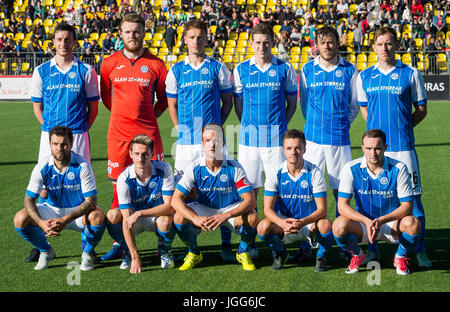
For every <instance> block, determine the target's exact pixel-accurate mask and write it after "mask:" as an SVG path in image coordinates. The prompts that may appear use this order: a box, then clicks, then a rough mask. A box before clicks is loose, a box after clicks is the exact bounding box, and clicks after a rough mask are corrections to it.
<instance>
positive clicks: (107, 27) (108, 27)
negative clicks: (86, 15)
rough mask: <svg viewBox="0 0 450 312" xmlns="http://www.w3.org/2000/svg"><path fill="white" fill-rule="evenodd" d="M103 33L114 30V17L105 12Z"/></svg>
mask: <svg viewBox="0 0 450 312" xmlns="http://www.w3.org/2000/svg"><path fill="white" fill-rule="evenodd" d="M101 25H102V26H101V33H106V32H108V31H113V29H114V28H113V21H112V18H111V17H110V16H109V15H107V14H105V16H104V17H103V20H101Z"/></svg>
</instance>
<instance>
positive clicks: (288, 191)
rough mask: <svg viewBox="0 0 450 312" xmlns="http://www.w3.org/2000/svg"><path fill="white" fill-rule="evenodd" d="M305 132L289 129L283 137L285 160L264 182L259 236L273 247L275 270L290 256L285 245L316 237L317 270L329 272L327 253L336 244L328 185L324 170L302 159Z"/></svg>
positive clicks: (273, 267)
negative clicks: (332, 231)
mask: <svg viewBox="0 0 450 312" xmlns="http://www.w3.org/2000/svg"><path fill="white" fill-rule="evenodd" d="M305 145H306V141H305V135H304V134H303V132H301V131H300V130H295V129H292V130H288V131H287V132H286V133H285V134H284V136H283V153H284V155H285V156H286V161H284V162H283V163H281V164H280V166H279V167H278V168H277V170H275V171H273V172H269V173H268V174H267V177H266V182H265V185H264V215H265V217H266V218H265V219H263V220H261V222H260V223H259V225H258V236H259V237H260V238H261V240H262V241H263V242H265V243H266V244H267V245H268V246H270V247H271V248H272V250H273V254H274V261H273V265H272V267H271V269H272V270H279V269H281V268H282V267H283V264H284V263H285V262H286V260H287V259H288V253H287V251H286V248H285V247H284V244H290V243H292V242H296V241H308V242H309V243H310V244H312V242H313V240H314V239H315V240H316V241H317V242H318V245H319V250H318V252H317V255H316V271H318V272H324V271H327V264H326V254H327V252H328V250H330V249H331V246H332V244H333V235H332V233H331V222H330V221H329V220H328V219H327V185H326V182H325V179H324V176H323V173H322V171H321V170H320V169H319V168H318V167H316V166H315V165H313V164H312V163H310V162H308V161H306V160H304V159H303V154H304V153H305V150H306V149H305Z"/></svg>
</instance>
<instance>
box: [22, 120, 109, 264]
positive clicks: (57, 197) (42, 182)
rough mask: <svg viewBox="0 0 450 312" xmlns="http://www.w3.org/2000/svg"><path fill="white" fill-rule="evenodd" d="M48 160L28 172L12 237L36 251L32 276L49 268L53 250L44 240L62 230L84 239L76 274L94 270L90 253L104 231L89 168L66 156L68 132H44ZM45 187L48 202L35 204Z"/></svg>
mask: <svg viewBox="0 0 450 312" xmlns="http://www.w3.org/2000/svg"><path fill="white" fill-rule="evenodd" d="M49 143H50V144H49V145H50V150H51V156H49V157H48V158H47V159H45V160H44V161H41V162H39V163H38V164H37V165H36V166H35V167H34V169H33V172H32V174H31V178H30V182H29V184H28V187H27V191H26V194H25V200H24V207H25V208H24V209H22V210H20V211H19V212H18V213H17V214H16V215H15V217H14V227H15V229H16V231H17V232H18V233H19V234H20V236H22V237H23V239H25V240H26V241H27V242H29V243H30V244H31V245H33V246H34V247H35V248H38V249H39V251H40V255H39V260H38V263H37V265H36V266H35V267H34V269H35V270H44V269H47V268H48V264H49V261H50V260H52V259H53V258H54V257H55V250H54V249H53V248H52V247H51V246H50V245H49V244H48V243H47V239H46V238H47V237H55V236H59V235H61V231H62V230H64V229H69V230H75V231H78V232H81V233H84V235H85V236H86V244H85V246H84V247H83V254H82V261H81V266H80V270H82V271H87V270H93V269H94V257H93V251H94V248H95V246H97V244H98V243H99V242H100V240H101V238H102V235H103V232H104V230H105V224H104V218H105V216H104V214H103V211H102V210H101V209H100V208H98V207H97V187H96V184H95V178H94V173H93V172H92V168H91V165H90V164H89V162H88V161H86V160H85V159H83V157H81V156H79V155H77V154H75V153H74V152H72V151H71V148H72V143H73V135H72V131H71V130H70V128H68V127H64V126H57V127H54V128H52V129H51V130H50V132H49ZM44 186H45V187H46V189H47V192H48V199H47V200H46V201H45V202H44V203H38V204H36V198H38V197H39V194H40V192H41V190H42V188H43V187H44Z"/></svg>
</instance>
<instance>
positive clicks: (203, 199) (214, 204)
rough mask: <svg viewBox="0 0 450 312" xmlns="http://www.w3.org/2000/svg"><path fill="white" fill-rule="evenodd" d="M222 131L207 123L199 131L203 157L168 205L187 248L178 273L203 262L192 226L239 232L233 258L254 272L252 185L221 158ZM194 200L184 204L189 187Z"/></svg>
mask: <svg viewBox="0 0 450 312" xmlns="http://www.w3.org/2000/svg"><path fill="white" fill-rule="evenodd" d="M223 135H224V134H223V128H222V127H221V126H220V125H219V124H214V123H212V124H208V125H206V126H205V127H203V129H202V146H203V156H202V157H201V158H198V159H196V160H195V161H194V162H193V163H192V164H191V165H190V166H189V167H188V168H187V169H186V172H185V173H184V175H183V177H182V178H181V180H180V182H179V183H178V184H177V186H176V189H175V192H174V195H173V199H172V206H173V208H174V209H175V210H176V213H175V216H174V223H175V228H176V230H177V233H178V236H179V237H180V239H181V240H182V241H183V242H184V243H185V244H186V246H187V247H188V248H189V252H188V254H187V256H186V257H185V259H184V263H183V265H182V266H181V267H180V268H179V269H180V270H182V271H184V270H190V269H192V268H193V267H194V265H196V264H198V263H200V262H201V261H202V260H203V256H202V253H201V252H200V250H199V248H198V247H197V235H196V233H195V230H194V227H193V226H195V227H196V228H198V229H200V230H203V231H206V232H210V231H214V230H216V229H217V228H218V227H219V226H220V225H222V224H223V225H226V226H228V227H230V229H232V230H235V231H239V233H240V236H241V243H240V245H239V249H238V252H237V254H236V259H237V260H238V261H239V262H240V263H242V266H243V268H244V270H247V271H252V270H255V266H254V264H253V262H252V259H251V257H250V255H249V252H248V247H249V245H251V244H252V243H254V241H255V236H256V226H257V225H258V213H257V212H256V211H255V209H254V208H255V207H256V201H255V196H254V194H253V192H252V186H251V184H250V183H249V182H248V180H247V178H246V175H245V171H244V170H243V169H242V167H241V165H240V164H239V163H238V162H237V161H236V160H234V159H230V158H228V157H224V156H225V154H224V152H223V146H224V136H223ZM194 187H195V188H196V190H197V199H196V201H194V202H191V203H188V204H186V203H185V201H184V200H185V199H186V197H187V196H188V195H189V193H190V192H191V190H192V189H193V188H194Z"/></svg>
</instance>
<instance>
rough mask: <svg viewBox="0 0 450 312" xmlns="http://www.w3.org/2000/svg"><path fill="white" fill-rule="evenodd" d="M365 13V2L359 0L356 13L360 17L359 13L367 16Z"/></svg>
mask: <svg viewBox="0 0 450 312" xmlns="http://www.w3.org/2000/svg"><path fill="white" fill-rule="evenodd" d="M367 14H369V11H368V10H367V3H366V1H361V3H360V4H358V6H357V8H356V15H358V17H361V15H364V16H367Z"/></svg>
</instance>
